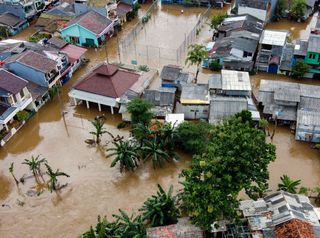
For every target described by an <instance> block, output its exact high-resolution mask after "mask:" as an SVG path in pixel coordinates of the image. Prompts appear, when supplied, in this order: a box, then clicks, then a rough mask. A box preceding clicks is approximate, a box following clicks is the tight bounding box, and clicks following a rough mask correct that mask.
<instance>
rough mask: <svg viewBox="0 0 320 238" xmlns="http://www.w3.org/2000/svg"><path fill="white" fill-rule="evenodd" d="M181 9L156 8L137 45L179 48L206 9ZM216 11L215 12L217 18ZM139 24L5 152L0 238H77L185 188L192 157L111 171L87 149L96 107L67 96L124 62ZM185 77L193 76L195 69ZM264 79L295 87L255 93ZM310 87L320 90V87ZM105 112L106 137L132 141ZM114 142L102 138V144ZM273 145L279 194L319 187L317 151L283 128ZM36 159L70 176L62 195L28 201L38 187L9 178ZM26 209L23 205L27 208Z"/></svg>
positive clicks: (95, 53)
mask: <svg viewBox="0 0 320 238" xmlns="http://www.w3.org/2000/svg"><path fill="white" fill-rule="evenodd" d="M143 9H146V7H144V8H143ZM181 9H182V7H179V6H165V7H163V8H160V9H158V11H156V12H155V17H154V19H151V20H150V22H148V25H147V27H146V32H144V31H142V35H143V37H141V39H140V43H139V44H152V45H154V46H158V47H176V45H174V44H173V43H170V42H174V39H173V38H172V34H174V32H175V31H172V30H170V29H171V27H172V26H173V25H174V24H175V21H176V22H178V23H179V24H182V22H183V21H187V20H188V21H189V20H190V25H189V23H188V24H185V28H181V29H180V28H179V27H176V26H175V28H173V29H176V30H178V28H179V29H180V30H179V34H178V36H177V37H180V38H179V41H180V40H183V37H184V34H185V32H187V31H188V29H190V27H191V25H192V24H191V22H194V21H195V20H196V19H197V16H198V15H199V14H200V12H202V11H204V10H205V9H201V8H198V9H193V8H185V9H184V13H183V14H182V13H181ZM224 10H227V9H224ZM216 12H217V11H216V10H214V11H213V13H214V14H215V13H216ZM310 22H313V21H312V20H311V21H310ZM135 23H136V21H132V22H129V23H128V24H127V25H126V26H125V27H124V29H123V31H122V32H121V33H120V34H119V35H118V37H114V38H112V39H111V40H110V41H108V42H107V46H106V47H107V48H101V49H96V50H95V49H89V50H88V52H87V53H86V57H87V58H89V59H90V62H89V64H87V65H86V66H84V67H83V68H81V69H80V70H78V71H77V72H76V73H75V74H74V76H73V78H72V79H71V80H70V81H69V82H68V83H67V84H66V85H64V86H63V88H62V90H61V92H60V94H59V96H57V97H56V98H55V99H54V100H53V101H51V102H49V103H48V104H46V105H45V106H44V107H43V108H42V109H40V111H39V112H38V113H37V114H36V115H35V116H34V117H33V118H32V119H31V120H30V121H29V122H28V123H27V124H26V125H25V126H24V127H23V128H22V129H21V130H20V131H19V132H18V133H17V134H16V135H15V136H14V137H13V138H12V139H11V140H10V141H9V142H8V144H6V145H5V146H4V147H2V148H1V149H0V204H3V206H0V237H6V238H16V237H24V238H28V237H32V238H37V237H39V238H40V237H41V238H42V237H49V238H50V237H52V238H53V237H54V238H57V237H61V238H66V237H67V238H69V237H70V238H71V237H76V236H77V235H79V234H81V232H83V231H85V230H86V229H88V228H89V226H90V224H95V222H96V218H97V215H98V214H101V215H107V216H108V218H111V214H112V213H115V212H117V210H118V209H119V208H121V209H123V210H126V211H128V212H131V211H136V209H137V208H138V207H140V206H141V205H142V203H143V202H144V201H145V199H146V198H147V197H149V196H150V195H151V194H153V193H154V192H155V191H156V189H157V188H156V186H157V184H158V183H159V184H161V185H162V186H163V187H164V188H166V189H167V188H168V187H169V186H170V185H171V184H173V185H174V186H175V189H178V188H179V186H180V185H179V183H178V174H179V172H180V171H181V169H183V168H186V167H187V163H188V161H190V159H191V156H190V155H186V154H180V157H181V159H180V160H179V161H178V162H176V163H171V164H166V165H165V167H164V168H162V169H158V170H153V169H152V166H151V164H145V165H143V166H141V167H140V168H138V169H137V170H136V171H135V172H134V173H124V174H120V172H119V169H118V168H117V167H115V168H110V164H111V159H106V158H105V153H104V150H105V149H104V148H92V147H91V148H90V147H88V146H87V145H86V144H85V143H84V140H85V139H88V138H91V136H90V134H89V132H90V130H91V129H92V126H91V124H90V120H92V119H93V118H94V117H95V116H96V115H99V114H100V113H99V111H98V108H97V107H95V106H94V105H91V107H90V109H87V108H86V106H85V105H79V106H77V107H76V108H74V107H73V106H72V103H71V102H70V101H69V98H68V96H67V93H68V92H69V90H70V88H71V86H72V85H73V84H74V83H75V82H76V81H77V80H78V79H79V78H80V77H81V76H82V75H83V74H85V73H86V72H88V71H89V70H90V69H91V68H92V67H94V66H95V65H97V64H98V63H101V62H102V61H104V60H106V57H108V59H109V60H110V61H119V54H118V53H119V52H118V42H119V41H121V39H123V37H124V36H125V35H126V33H127V32H128V31H129V30H130V29H131V27H132V26H133V25H134V24H135ZM166 24H167V25H166ZM276 24H278V23H276ZM279 24H280V23H279ZM279 24H278V25H279ZM306 24H308V23H301V25H296V23H291V22H288V23H287V25H286V24H284V25H283V27H285V26H286V27H287V28H286V29H288V28H290V27H291V26H292V27H298V26H299V27H301V28H299V29H301V30H300V32H302V28H306V26H307V25H306ZM177 26H178V24H177ZM278 27H280V26H278ZM281 27H282V26H281ZM167 28H168V29H167ZM169 28H170V29H169ZM157 29H159V31H157ZM160 29H161V30H160ZM297 29H298V28H297ZM294 31H295V32H296V30H294ZM32 32H33V30H29V29H28V30H27V31H25V32H22V33H21V34H19V35H18V36H17V37H16V38H17V39H23V38H25V37H26V36H27V35H28V34H31V33H32ZM299 34H300V33H299ZM301 34H303V33H301ZM210 38H211V32H209V28H208V26H205V27H204V28H203V29H202V31H201V32H200V34H199V37H198V38H197V42H208V41H210ZM169 63H170V62H169ZM156 68H158V69H160V66H157V67H156ZM187 70H190V71H195V70H194V68H192V67H191V68H189V69H187ZM209 73H210V72H208V71H203V72H201V75H200V80H199V82H206V80H207V76H208V74H209ZM261 79H281V80H290V79H287V78H285V77H280V76H274V75H263V74H262V75H256V76H254V77H252V84H253V86H254V88H257V86H258V85H259V81H260V80H261ZM307 82H308V83H312V84H319V85H320V82H318V81H307ZM103 113H104V114H105V116H106V118H107V120H106V123H105V128H106V130H108V131H109V132H111V133H112V134H114V135H117V134H119V135H123V136H128V134H129V132H128V130H123V129H122V130H118V129H117V128H116V125H117V124H118V123H119V122H120V120H121V117H120V115H116V114H115V115H111V113H110V111H109V109H108V108H103ZM109 139H110V138H109V137H108V136H104V137H103V139H102V141H103V142H105V141H107V140H109ZM273 143H274V144H275V145H276V146H277V160H276V162H274V163H272V164H271V165H270V173H271V178H270V185H271V188H272V189H276V186H277V183H278V182H279V177H280V176H281V175H282V174H288V175H289V176H291V177H292V178H294V179H302V181H303V182H302V184H303V185H304V186H310V187H314V186H317V185H318V184H319V182H320V173H319V172H320V153H319V152H318V151H316V150H314V149H311V148H310V144H307V143H301V142H296V141H295V140H294V136H293V135H292V134H291V133H290V130H289V129H288V128H286V127H278V129H277V130H276V134H275V137H274V140H273ZM38 154H41V155H42V156H43V157H45V158H47V160H48V162H49V164H50V165H51V166H52V167H53V168H59V169H60V170H62V171H64V172H66V173H67V174H69V175H70V178H68V179H64V180H63V181H62V182H68V186H67V187H66V188H65V189H64V190H63V191H62V192H61V193H60V194H59V195H57V194H55V193H52V194H50V193H49V192H45V193H43V194H42V195H41V196H33V197H30V196H27V195H26V194H25V193H26V192H27V191H28V190H29V189H30V187H32V186H33V185H34V184H33V181H32V179H29V180H27V181H26V184H25V185H24V186H22V187H21V190H19V189H17V188H16V186H15V184H14V181H13V179H12V178H11V177H10V174H9V171H8V168H9V166H10V164H11V162H14V163H15V174H16V176H17V177H19V178H20V177H21V176H22V175H24V174H29V171H28V168H27V166H25V165H21V162H23V160H24V159H28V158H30V157H31V156H32V155H38ZM19 204H20V205H19ZM22 204H24V205H23V206H21V205H22Z"/></svg>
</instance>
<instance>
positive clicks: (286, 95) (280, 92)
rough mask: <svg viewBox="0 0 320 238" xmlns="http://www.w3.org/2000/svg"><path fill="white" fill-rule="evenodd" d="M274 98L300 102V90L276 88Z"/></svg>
mask: <svg viewBox="0 0 320 238" xmlns="http://www.w3.org/2000/svg"><path fill="white" fill-rule="evenodd" d="M274 100H280V101H287V102H300V90H299V89H290V88H281V89H276V90H275V92H274Z"/></svg>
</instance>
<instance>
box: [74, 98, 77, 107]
mask: <svg viewBox="0 0 320 238" xmlns="http://www.w3.org/2000/svg"><path fill="white" fill-rule="evenodd" d="M73 102H74V105H75V106H77V99H76V98H73Z"/></svg>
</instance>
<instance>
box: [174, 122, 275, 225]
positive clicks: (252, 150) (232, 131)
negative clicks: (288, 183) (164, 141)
mask: <svg viewBox="0 0 320 238" xmlns="http://www.w3.org/2000/svg"><path fill="white" fill-rule="evenodd" d="M207 143H208V146H207V148H206V150H204V151H199V153H198V155H194V157H193V160H192V162H191V167H190V169H186V170H184V171H183V172H182V173H181V175H180V176H181V177H182V178H183V179H184V180H183V181H182V184H183V186H184V191H183V193H182V194H181V199H182V202H183V205H182V208H183V209H185V210H186V211H187V212H188V213H189V216H190V217H191V221H192V222H193V223H194V224H195V225H197V226H199V227H201V228H203V229H205V230H210V226H211V224H212V222H213V221H217V220H221V219H228V220H230V221H234V220H235V219H236V218H237V209H238V195H239V192H240V191H241V190H245V191H246V193H247V194H248V195H252V194H254V192H257V191H263V190H265V188H267V187H268V179H269V172H268V165H269V163H270V162H271V161H274V160H275V158H276V157H275V147H274V145H272V144H269V143H266V136H265V134H264V133H263V132H262V131H261V130H259V129H255V128H253V127H252V126H250V125H249V123H243V122H242V120H241V118H237V117H232V118H230V119H229V120H227V121H225V122H224V123H223V124H221V125H217V126H215V127H213V128H212V129H211V130H210V140H209V142H207Z"/></svg>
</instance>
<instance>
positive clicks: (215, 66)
mask: <svg viewBox="0 0 320 238" xmlns="http://www.w3.org/2000/svg"><path fill="white" fill-rule="evenodd" d="M221 68H222V66H221V65H220V64H219V62H218V60H213V61H211V62H210V63H209V69H210V70H212V71H220V70H221Z"/></svg>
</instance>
